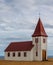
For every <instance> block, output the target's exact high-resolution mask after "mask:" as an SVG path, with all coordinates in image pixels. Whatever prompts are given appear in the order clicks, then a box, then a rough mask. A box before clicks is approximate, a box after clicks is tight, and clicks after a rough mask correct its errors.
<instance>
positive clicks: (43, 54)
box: [42, 50, 46, 61]
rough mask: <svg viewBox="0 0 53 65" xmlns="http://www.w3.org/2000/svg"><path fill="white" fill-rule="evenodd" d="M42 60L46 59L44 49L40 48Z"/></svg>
mask: <svg viewBox="0 0 53 65" xmlns="http://www.w3.org/2000/svg"><path fill="white" fill-rule="evenodd" d="M42 60H43V61H45V60H46V50H42Z"/></svg>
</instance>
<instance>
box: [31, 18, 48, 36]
mask: <svg viewBox="0 0 53 65" xmlns="http://www.w3.org/2000/svg"><path fill="white" fill-rule="evenodd" d="M36 36H45V37H47V34H46V32H45V30H44V27H43V24H42V22H41V20H40V18H39V20H38V24H37V26H36V29H35V31H34V33H33V35H32V37H36Z"/></svg>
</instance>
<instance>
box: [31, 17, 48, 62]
mask: <svg viewBox="0 0 53 65" xmlns="http://www.w3.org/2000/svg"><path fill="white" fill-rule="evenodd" d="M47 37H48V36H47V34H46V32H45V30H44V27H43V24H42V22H41V19H40V18H39V20H38V23H37V26H36V28H35V31H34V33H33V35H32V43H33V45H34V50H33V60H34V61H45V60H47Z"/></svg>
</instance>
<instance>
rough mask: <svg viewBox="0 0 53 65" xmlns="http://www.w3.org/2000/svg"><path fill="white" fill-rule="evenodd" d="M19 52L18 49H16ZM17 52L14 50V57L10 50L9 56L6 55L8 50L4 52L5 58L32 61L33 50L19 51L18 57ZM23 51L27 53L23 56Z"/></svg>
mask: <svg viewBox="0 0 53 65" xmlns="http://www.w3.org/2000/svg"><path fill="white" fill-rule="evenodd" d="M18 52H20V51H18ZM18 52H17V51H16V52H15V57H12V53H13V52H10V57H8V55H7V54H8V52H5V60H17V61H33V50H31V51H21V52H20V53H21V56H20V57H18ZM24 52H26V53H27V56H26V57H24Z"/></svg>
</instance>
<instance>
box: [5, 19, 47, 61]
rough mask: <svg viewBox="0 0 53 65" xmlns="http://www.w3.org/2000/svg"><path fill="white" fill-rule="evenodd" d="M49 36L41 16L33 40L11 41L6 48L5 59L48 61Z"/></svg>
mask: <svg viewBox="0 0 53 65" xmlns="http://www.w3.org/2000/svg"><path fill="white" fill-rule="evenodd" d="M47 37H48V35H47V34H46V32H45V30H44V26H43V24H42V21H41V19H40V18H39V20H38V23H37V25H36V28H35V30H34V33H33V34H32V41H22V42H11V43H10V44H9V46H8V47H7V48H6V49H5V51H4V52H5V60H16V61H46V60H47V59H48V58H47Z"/></svg>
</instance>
